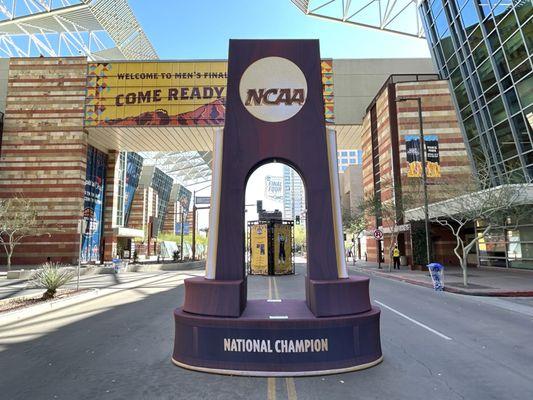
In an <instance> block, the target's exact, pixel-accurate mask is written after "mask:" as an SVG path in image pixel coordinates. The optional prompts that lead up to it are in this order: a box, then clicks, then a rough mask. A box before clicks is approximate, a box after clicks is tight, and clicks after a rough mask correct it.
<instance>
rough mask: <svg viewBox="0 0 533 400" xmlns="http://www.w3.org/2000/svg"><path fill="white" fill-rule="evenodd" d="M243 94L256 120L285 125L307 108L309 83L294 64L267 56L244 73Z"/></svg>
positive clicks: (240, 92)
mask: <svg viewBox="0 0 533 400" xmlns="http://www.w3.org/2000/svg"><path fill="white" fill-rule="evenodd" d="M239 95H240V97H241V101H242V104H243V105H244V107H245V108H246V109H247V110H248V112H249V113H250V114H252V115H253V116H254V117H256V118H258V119H260V120H261V121H266V122H282V121H286V120H288V119H290V118H292V117H294V116H295V115H296V114H297V113H298V111H300V110H301V109H302V107H303V106H304V104H305V100H306V98H307V80H306V79H305V75H304V73H303V72H302V70H301V69H300V68H299V67H298V66H297V65H296V64H295V63H293V62H292V61H290V60H287V59H286V58H282V57H265V58H261V59H259V60H257V61H255V62H254V63H252V64H250V65H249V66H248V68H247V69H246V70H245V71H244V73H243V74H242V77H241V81H240V83H239Z"/></svg>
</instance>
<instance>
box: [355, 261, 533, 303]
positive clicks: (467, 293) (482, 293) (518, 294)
mask: <svg viewBox="0 0 533 400" xmlns="http://www.w3.org/2000/svg"><path fill="white" fill-rule="evenodd" d="M353 268H354V269H355V270H356V271H359V272H365V273H368V274H371V275H374V276H379V277H381V278H387V279H393V280H396V281H400V282H405V283H410V284H411V285H417V286H423V287H427V288H430V289H433V285H432V284H431V283H427V282H421V281H417V280H416V279H409V278H405V277H403V276H395V275H389V274H387V273H384V272H379V271H370V270H368V269H365V268H360V267H353ZM444 291H445V292H450V293H454V294H462V295H465V296H484V297H533V291H532V290H526V291H519V290H516V291H508V290H501V291H499V290H492V291H490V292H487V291H479V290H477V291H476V290H464V289H459V288H455V287H453V286H444Z"/></svg>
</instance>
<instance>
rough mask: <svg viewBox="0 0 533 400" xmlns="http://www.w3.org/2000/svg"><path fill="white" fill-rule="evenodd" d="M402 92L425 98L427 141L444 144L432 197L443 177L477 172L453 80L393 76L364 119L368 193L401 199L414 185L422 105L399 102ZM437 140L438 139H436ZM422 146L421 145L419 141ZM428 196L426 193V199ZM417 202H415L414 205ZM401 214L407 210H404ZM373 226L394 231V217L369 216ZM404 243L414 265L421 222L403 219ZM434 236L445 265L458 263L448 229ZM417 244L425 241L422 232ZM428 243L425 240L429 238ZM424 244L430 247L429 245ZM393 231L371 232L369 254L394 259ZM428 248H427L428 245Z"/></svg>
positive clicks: (401, 239)
mask: <svg viewBox="0 0 533 400" xmlns="http://www.w3.org/2000/svg"><path fill="white" fill-rule="evenodd" d="M402 97H410V98H416V97H420V98H421V99H422V117H423V127H424V134H425V136H426V139H425V140H426V146H428V143H429V142H428V138H430V139H431V140H432V141H433V142H435V143H436V146H437V148H438V151H437V154H438V163H437V164H438V167H436V168H440V177H437V176H434V177H428V192H429V195H430V198H431V199H432V200H438V199H439V182H444V181H446V182H448V183H453V182H454V180H459V181H460V180H464V179H467V178H468V177H469V176H470V174H471V167H470V162H469V159H468V155H467V152H466V150H465V146H464V142H463V136H462V134H461V131H460V128H459V125H458V123H457V117H456V114H455V109H454V106H453V103H452V99H451V97H450V92H449V89H448V83H447V82H446V81H443V80H439V79H438V76H436V75H392V76H391V77H390V78H389V79H388V80H387V81H386V82H385V84H384V85H383V87H382V88H381V90H380V91H379V92H378V94H377V95H376V97H375V98H374V100H373V101H372V102H371V104H370V105H369V107H368V108H367V112H366V115H365V117H364V120H363V134H362V135H363V137H362V140H363V192H364V195H365V196H367V197H368V196H372V195H373V196H375V198H376V199H377V200H379V201H380V202H381V203H384V204H386V203H390V202H392V203H393V204H401V201H402V199H403V198H404V197H406V196H404V194H405V191H406V190H411V189H409V188H411V187H413V186H412V184H411V182H412V181H409V180H413V179H420V178H417V177H408V174H412V173H413V171H416V168H413V166H412V165H410V163H409V162H408V159H407V157H408V156H407V147H409V146H410V144H409V142H410V141H412V140H418V139H416V138H417V137H418V135H419V121H418V107H417V102H416V101H406V102H396V99H399V98H402ZM435 143H433V144H435ZM417 148H418V145H417ZM422 204H423V198H422V197H421V198H420V204H418V205H422ZM411 205H414V204H411ZM400 214H401V213H400ZM368 222H369V225H368V230H369V231H371V230H373V229H375V228H376V227H380V228H381V229H383V230H384V232H385V233H387V232H390V230H391V226H392V225H393V223H392V221H391V220H387V219H386V218H382V216H381V215H375V216H374V217H373V218H371V220H369V221H368ZM397 222H398V225H399V226H398V228H395V229H396V230H400V231H402V232H401V233H400V235H399V237H398V247H399V249H400V252H401V254H402V255H405V256H406V257H407V263H408V264H410V265H412V264H413V261H414V263H416V260H413V255H414V254H413V240H412V235H415V232H414V231H412V230H411V229H415V224H413V225H409V224H405V222H406V221H403V220H401V216H399V218H398V221H397ZM431 241H432V246H433V254H434V259H435V260H436V261H440V262H443V263H444V264H449V263H454V262H455V260H454V256H453V244H454V239H453V238H452V237H451V236H450V234H449V233H448V232H447V231H446V230H445V229H440V228H439V227H432V231H431ZM416 243H417V244H419V243H420V241H419V239H418V237H417V239H416ZM424 245H425V243H424ZM423 247H424V246H423ZM389 248H390V235H387V234H385V239H384V241H383V242H378V241H376V240H374V239H373V238H371V237H367V245H366V249H367V257H368V260H369V261H376V262H377V261H378V260H379V258H378V253H381V254H382V258H383V259H384V261H385V262H388V261H389V254H388V250H389ZM424 248H425V247H424Z"/></svg>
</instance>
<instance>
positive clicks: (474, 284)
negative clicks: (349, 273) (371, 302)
mask: <svg viewBox="0 0 533 400" xmlns="http://www.w3.org/2000/svg"><path fill="white" fill-rule="evenodd" d="M381 266H382V268H383V269H378V264H377V263H374V262H366V261H359V260H357V261H356V263H355V265H353V263H352V262H351V261H349V262H348V267H349V268H352V269H354V270H356V271H360V272H365V273H370V274H372V275H375V276H380V277H384V278H389V279H396V280H399V281H403V282H407V283H411V284H414V285H419V286H426V287H431V288H432V287H433V283H432V282H431V277H430V276H429V272H428V271H411V270H410V269H408V267H402V269H401V270H399V271H398V270H394V269H393V270H392V271H391V272H388V270H389V269H388V268H389V265H388V264H386V263H382V264H381ZM444 290H445V291H447V292H452V293H459V294H466V295H470V296H497V297H533V271H531V270H519V269H505V268H485V267H479V268H469V269H468V286H467V287H464V286H463V273H462V270H461V268H460V267H444Z"/></svg>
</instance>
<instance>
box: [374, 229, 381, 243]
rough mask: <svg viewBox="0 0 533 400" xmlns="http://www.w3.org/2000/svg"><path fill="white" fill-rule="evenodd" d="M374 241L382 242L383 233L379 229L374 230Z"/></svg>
mask: <svg viewBox="0 0 533 400" xmlns="http://www.w3.org/2000/svg"><path fill="white" fill-rule="evenodd" d="M374 239H376V240H383V231H381V230H380V229H374Z"/></svg>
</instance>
